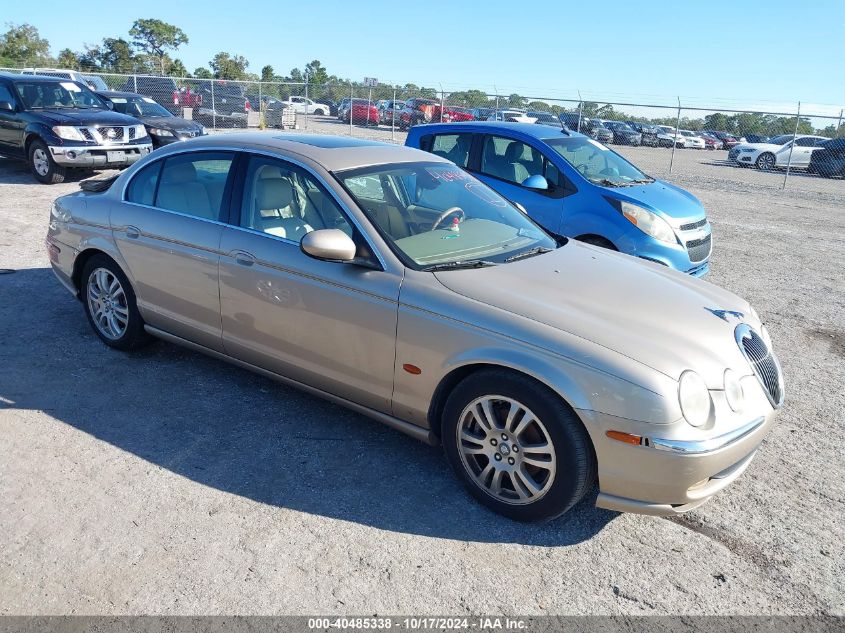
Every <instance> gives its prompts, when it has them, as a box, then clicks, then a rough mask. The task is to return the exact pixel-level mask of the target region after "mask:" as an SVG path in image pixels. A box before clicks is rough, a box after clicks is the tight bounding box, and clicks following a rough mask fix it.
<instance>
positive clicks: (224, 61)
mask: <svg viewBox="0 0 845 633" xmlns="http://www.w3.org/2000/svg"><path fill="white" fill-rule="evenodd" d="M208 65H209V66H210V67H211V70H212V71H214V77H215V78H216V79H233V80H243V79H246V74H247V73H246V69H247V67H248V66H249V62H248V61H247V60H246V58H245V57H244V56H243V55H235V56H234V57H232V56H231V55H229V53H224V52H222V51H221V52H219V53H217V54H216V55H215V56H214V59H212V60H211V61H210V62H208Z"/></svg>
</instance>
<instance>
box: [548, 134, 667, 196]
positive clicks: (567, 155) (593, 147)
mask: <svg viewBox="0 0 845 633" xmlns="http://www.w3.org/2000/svg"><path fill="white" fill-rule="evenodd" d="M545 143H546V144H547V145H548V146H550V147H551V148H552V149H554V151H556V152H557V153H558V154H560V155H561V156H562V157H563V159H564V160H565V161H566V162H567V163H569V164H570V165H572V166H573V167H574V168H575V169H576V170H577V171H578V173H579V174H581V175H582V176H583V177H584V178H586V179H587V180H589V181H590V182H592V183H594V184H597V185H602V186H605V187H625V186H628V185H634V184H638V183H643V182H652V181H653V180H654V179H653V178H649V177H648V176H647V175H646V174H644V173H643V172H641V171H640V170H639V169H637V168H636V167H634V166H633V165H632V164H631V163H629V162H628V161H627V160H625V159H624V158H622V156H620V155H619V154H617V153H616V152H614V151H613V150H611V149H608V148H607V147H605V146H604V145H602V144H601V143H599V142H598V141H594V140H593V139H591V138H587V137H583V136H570V137H568V138H553V139H546V140H545Z"/></svg>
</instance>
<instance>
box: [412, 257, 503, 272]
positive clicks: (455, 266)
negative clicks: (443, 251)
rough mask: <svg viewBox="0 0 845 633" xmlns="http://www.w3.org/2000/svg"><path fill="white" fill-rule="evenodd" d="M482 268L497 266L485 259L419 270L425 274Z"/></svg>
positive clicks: (450, 263)
mask: <svg viewBox="0 0 845 633" xmlns="http://www.w3.org/2000/svg"><path fill="white" fill-rule="evenodd" d="M484 266H498V264H497V263H496V262H491V261H490V260H487V259H465V260H463V261H460V262H444V263H442V264H431V265H430V266H426V267H424V268H422V269H421V270H424V271H425V272H437V271H438V270H460V269H462V268H483V267H484Z"/></svg>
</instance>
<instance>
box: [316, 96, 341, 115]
mask: <svg viewBox="0 0 845 633" xmlns="http://www.w3.org/2000/svg"><path fill="white" fill-rule="evenodd" d="M314 103H322V104H323V105H324V106H328V108H329V116H337V105H338V104H337V102H336V101H334V100H332V99H315V100H314Z"/></svg>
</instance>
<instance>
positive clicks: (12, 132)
mask: <svg viewBox="0 0 845 633" xmlns="http://www.w3.org/2000/svg"><path fill="white" fill-rule="evenodd" d="M0 101H8V102H9V103H11V104H12V106H13V107H14V108H15V110H17V111H12V110H0V154H3V155H5V156H22V155H23V153H24V152H23V130H24V127H25V126H26V123H25V122H24V119H23V116H22V112H20V111H19V110H20V103H19V101H18V99H17V97H16V95H15V93H14V88H13V87H12V84H11V82H8V81H2V80H0Z"/></svg>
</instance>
